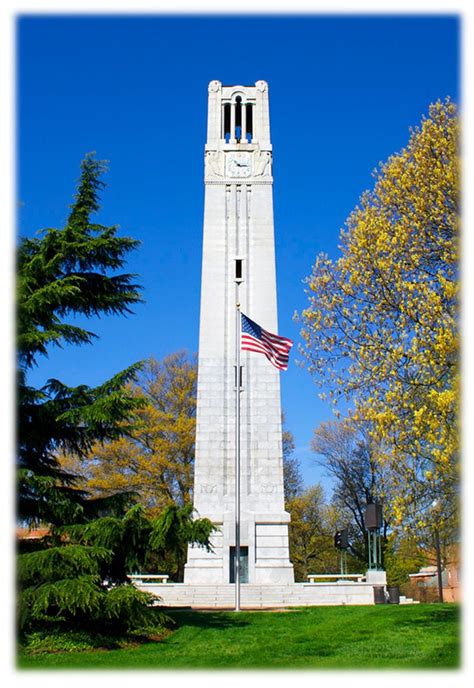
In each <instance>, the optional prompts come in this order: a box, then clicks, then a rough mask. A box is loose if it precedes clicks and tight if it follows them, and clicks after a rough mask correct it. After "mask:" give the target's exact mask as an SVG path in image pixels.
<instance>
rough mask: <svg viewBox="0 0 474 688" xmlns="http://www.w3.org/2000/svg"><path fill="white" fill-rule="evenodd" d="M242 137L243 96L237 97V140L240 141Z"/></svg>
mask: <svg viewBox="0 0 474 688" xmlns="http://www.w3.org/2000/svg"><path fill="white" fill-rule="evenodd" d="M241 138H242V98H241V97H240V96H237V98H236V99H235V140H236V141H237V143H240V140H241Z"/></svg>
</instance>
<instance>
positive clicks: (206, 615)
mask: <svg viewBox="0 0 474 688" xmlns="http://www.w3.org/2000/svg"><path fill="white" fill-rule="evenodd" d="M166 613H167V614H168V616H170V617H171V618H172V619H173V621H175V622H176V628H182V627H183V626H195V627H196V628H222V629H225V628H236V627H239V628H242V627H244V626H248V625H249V622H248V621H246V620H245V619H244V618H242V617H241V616H238V615H237V614H232V612H228V613H227V612H198V611H191V610H189V611H188V610H176V609H168V610H167V612H166Z"/></svg>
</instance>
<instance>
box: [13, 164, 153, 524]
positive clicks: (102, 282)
mask: <svg viewBox="0 0 474 688" xmlns="http://www.w3.org/2000/svg"><path fill="white" fill-rule="evenodd" d="M105 169H106V167H105V164H104V162H103V161H98V160H95V159H94V157H93V155H92V154H88V155H87V156H86V157H85V158H84V160H83V161H82V163H81V177H80V181H79V186H78V190H77V195H76V197H75V201H74V203H73V204H72V206H71V212H70V214H69V217H68V219H67V222H66V225H65V227H64V228H62V229H46V230H43V231H42V232H41V233H40V235H39V236H36V237H34V238H32V239H30V238H27V239H23V240H21V242H20V246H19V250H18V301H17V324H18V331H17V334H18V435H19V438H18V448H19V457H18V461H19V490H18V495H19V498H18V516H19V518H20V519H22V520H24V521H28V522H38V521H45V522H49V523H65V522H71V521H74V520H77V519H80V518H81V517H82V516H83V514H84V509H87V508H89V509H90V507H91V506H92V505H91V503H90V502H87V501H86V500H85V497H86V494H85V493H83V492H80V491H77V490H74V489H73V485H74V475H72V474H70V473H68V472H67V471H64V470H62V469H61V467H60V466H59V464H58V462H57V460H56V458H55V455H56V453H57V452H58V451H60V450H66V451H73V452H75V453H76V454H78V455H79V456H81V455H83V454H84V453H85V452H87V451H88V450H89V449H90V448H91V446H92V444H93V442H94V441H97V440H98V441H103V440H106V439H111V438H115V437H117V436H120V435H121V434H123V433H126V432H127V424H128V422H129V421H130V419H131V418H133V412H134V410H135V409H136V408H137V407H138V406H139V405H140V403H141V401H140V399H137V398H136V397H134V396H132V395H130V394H129V393H128V392H127V391H126V384H127V382H128V381H130V380H131V379H132V378H133V377H134V375H135V373H136V371H137V369H138V368H139V365H138V364H136V365H132V366H130V367H129V368H127V369H126V370H124V371H122V372H120V373H118V374H117V375H115V376H114V377H112V378H111V379H110V380H107V381H106V382H104V383H103V384H101V385H99V386H97V387H89V386H87V385H79V386H76V387H70V386H67V385H65V384H64V383H62V382H61V381H59V380H57V379H51V380H48V381H47V382H46V384H45V385H44V386H43V387H41V388H40V389H37V388H34V387H32V386H31V385H29V384H28V379H27V374H28V371H29V370H30V369H31V368H32V366H35V365H37V364H38V361H39V359H40V358H41V357H42V356H47V355H48V351H49V349H50V347H51V346H60V347H62V346H64V345H65V344H76V345H80V344H88V343H91V342H92V341H93V340H94V338H96V335H95V334H94V333H93V332H90V331H88V330H86V329H85V328H84V327H80V326H78V325H77V324H74V323H73V322H71V321H72V320H73V319H74V318H75V317H76V316H85V317H87V318H90V317H93V316H100V315H108V314H126V313H131V306H133V305H134V304H135V303H138V302H139V301H141V296H140V287H139V286H138V285H137V284H135V283H134V275H130V274H126V273H121V272H119V271H120V270H121V269H122V268H123V266H124V263H125V258H126V256H127V255H128V253H129V252H130V251H132V250H133V249H135V248H136V247H137V246H138V244H139V242H138V241H136V240H134V239H132V238H130V237H119V236H117V227H116V226H111V227H106V226H104V225H101V224H97V223H94V222H93V221H92V220H91V216H92V214H93V213H95V212H97V211H98V209H99V191H100V189H102V188H103V187H104V183H103V181H102V180H101V175H102V174H103V173H104V171H105ZM95 506H96V507H97V506H98V505H97V504H96V505H95Z"/></svg>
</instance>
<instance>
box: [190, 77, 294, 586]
mask: <svg viewBox="0 0 474 688" xmlns="http://www.w3.org/2000/svg"><path fill="white" fill-rule="evenodd" d="M204 162H205V180H204V181H205V207H204V238H203V256H202V284H201V313H200V334H199V363H198V365H199V369H198V396H197V430H196V459H195V478H194V507H195V509H196V511H197V513H198V515H199V516H200V517H207V518H209V519H211V520H212V521H213V522H214V523H215V524H216V525H217V526H218V532H217V533H216V534H215V535H214V536H213V539H212V543H213V552H206V551H205V550H204V549H202V548H199V547H189V550H188V561H187V564H186V568H185V575H184V583H185V584H188V585H210V584H212V585H223V584H229V583H233V582H234V557H235V546H236V542H235V527H234V524H235V516H236V510H235V491H236V469H235V454H236V434H235V427H236V411H235V396H236V386H237V385H238V384H239V380H240V386H239V387H240V419H241V423H240V434H239V437H240V456H241V464H240V465H241V471H240V494H241V507H240V581H241V582H242V583H249V584H255V585H266V584H283V585H285V584H289V583H293V581H294V575H293V566H292V564H291V563H290V559H289V546H288V523H289V520H290V517H289V514H288V513H287V512H286V511H285V507H284V495H283V460H282V432H281V403H280V380H279V374H280V373H279V371H278V370H277V369H276V368H275V367H273V366H272V365H271V363H270V362H269V361H268V360H267V359H266V358H265V357H264V356H262V355H259V354H256V353H254V352H249V351H243V352H242V354H241V360H240V367H241V370H240V374H239V371H237V370H236V358H235V349H236V329H237V326H236V320H235V310H236V303H240V304H241V308H242V311H243V312H245V313H246V314H248V315H249V316H250V317H251V318H252V319H254V320H255V321H257V322H258V323H259V324H260V325H261V326H262V327H263V328H265V329H268V330H269V331H271V332H278V326H277V299H276V276H275V249H274V230H273V197H272V195H273V177H272V145H271V142H270V120H269V101H268V85H267V83H266V82H265V81H257V82H256V84H255V85H254V86H223V85H222V84H221V83H220V82H219V81H211V83H210V84H209V100H208V126H207V142H206V146H205V158H204Z"/></svg>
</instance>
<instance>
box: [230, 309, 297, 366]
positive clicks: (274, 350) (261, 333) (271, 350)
mask: <svg viewBox="0 0 474 688" xmlns="http://www.w3.org/2000/svg"><path fill="white" fill-rule="evenodd" d="M241 315H242V334H241V348H242V350H243V351H255V352H256V353H260V354H263V355H264V356H266V357H267V358H268V360H269V361H270V363H271V364H272V365H274V366H275V368H278V370H287V369H288V360H289V352H290V349H291V347H292V346H293V342H292V341H291V339H288V338H287V337H280V336H279V335H277V334H273V333H272V332H268V331H267V330H264V329H263V327H260V325H257V323H256V322H254V321H253V320H251V319H250V318H248V317H247V316H246V315H244V314H243V313H242V314H241Z"/></svg>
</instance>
